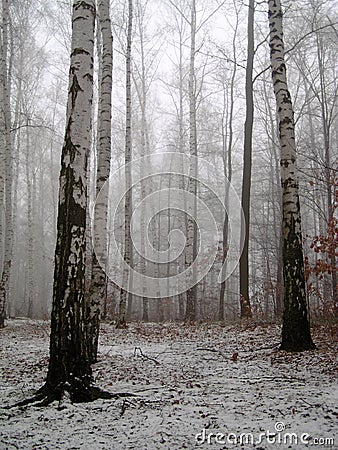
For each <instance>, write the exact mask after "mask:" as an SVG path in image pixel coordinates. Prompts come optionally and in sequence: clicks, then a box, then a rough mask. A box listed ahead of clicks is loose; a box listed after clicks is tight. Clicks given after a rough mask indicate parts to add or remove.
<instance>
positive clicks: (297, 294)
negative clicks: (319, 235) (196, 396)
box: [268, 0, 315, 351]
mask: <svg viewBox="0 0 338 450" xmlns="http://www.w3.org/2000/svg"><path fill="white" fill-rule="evenodd" d="M268 6H269V28H270V39H269V44H270V57H271V71H272V82H273V88H274V93H275V97H276V102H277V111H278V119H279V141H280V151H281V158H280V163H281V181H282V191H283V207H282V211H283V227H282V233H283V270H284V313H283V329H282V344H281V349H283V350H286V351H303V350H310V349H313V348H315V345H314V343H313V342H312V338H311V333H310V325H309V320H308V312H307V298H306V288H305V277H304V258H303V244H302V227H301V213H300V203H299V193H298V179H297V178H298V177H297V166H296V159H297V152H296V141H295V123H294V111H293V105H292V100H291V95H290V92H289V90H288V83H287V77H286V65H285V58H284V53H285V52H284V40H283V23H282V7H281V2H280V0H269V1H268Z"/></svg>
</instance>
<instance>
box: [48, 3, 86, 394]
mask: <svg viewBox="0 0 338 450" xmlns="http://www.w3.org/2000/svg"><path fill="white" fill-rule="evenodd" d="M72 20H73V35H72V47H71V61H70V71H69V91H68V103H67V113H66V132H65V138H64V145H63V148H62V156H61V172H60V186H59V206H58V224H57V243H56V250H55V272H54V292H53V309H52V324H51V338H50V339H51V340H50V362H49V369H48V374H47V388H48V389H49V390H52V391H54V390H56V391H57V392H58V391H59V390H60V389H62V385H63V383H69V385H70V386H72V388H74V391H72V394H71V395H72V396H73V398H74V399H75V401H79V400H76V398H78V397H81V395H83V396H85V394H86V392H83V391H81V389H82V388H83V386H88V383H89V382H90V377H91V369H90V359H89V355H88V342H87V339H86V337H87V333H86V325H85V321H86V317H87V303H86V300H85V250H86V209H87V161H88V155H89V151H90V148H91V112H92V97H93V50H94V48H93V47H94V26H95V2H94V0H86V1H74V3H73V19H72ZM81 383H83V384H82V385H81ZM60 386H61V387H60ZM76 386H77V389H76ZM80 401H81V400H80ZM82 401H83V400H82Z"/></svg>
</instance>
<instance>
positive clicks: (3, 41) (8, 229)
mask: <svg viewBox="0 0 338 450" xmlns="http://www.w3.org/2000/svg"><path fill="white" fill-rule="evenodd" d="M1 25H2V26H1V35H0V52H1V53H0V64H1V67H0V93H1V97H0V100H1V110H0V122H1V129H0V131H1V136H0V139H1V141H0V145H2V146H3V147H2V152H3V155H2V157H3V159H2V161H1V163H0V164H1V165H2V164H3V163H5V164H4V167H3V166H2V169H1V176H0V182H1V187H0V199H1V200H2V202H4V203H2V204H0V208H2V207H3V206H4V207H5V208H4V209H5V220H4V229H3V235H1V239H3V236H4V238H5V239H4V254H3V263H2V272H1V279H0V328H3V327H4V325H5V314H6V313H5V310H6V303H7V299H8V291H9V278H10V273H11V265H12V250H13V248H12V247H13V245H12V243H13V227H12V215H13V214H12V173H13V155H12V137H11V105H10V74H9V70H8V53H9V49H8V28H9V2H8V0H3V1H2V24H1ZM0 218H1V216H0Z"/></svg>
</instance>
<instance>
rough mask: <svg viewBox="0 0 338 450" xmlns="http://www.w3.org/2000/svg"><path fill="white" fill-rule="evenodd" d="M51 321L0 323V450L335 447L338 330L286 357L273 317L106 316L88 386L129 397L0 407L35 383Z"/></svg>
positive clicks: (319, 333)
mask: <svg viewBox="0 0 338 450" xmlns="http://www.w3.org/2000/svg"><path fill="white" fill-rule="evenodd" d="M49 326H50V324H49V322H47V321H30V320H26V319H24V320H9V321H8V324H7V327H6V328H5V329H4V330H0V334H1V352H2V357H1V362H0V367H1V373H2V382H1V387H0V392H1V397H2V402H1V406H2V408H1V409H0V416H1V434H0V448H1V449H9V450H10V449H15V448H16V449H34V450H40V449H52V450H54V449H88V450H89V449H91V450H92V449H94V450H96V449H117V450H119V449H135V450H153V449H168V450H169V449H170V450H179V449H195V448H205V449H207V448H212V449H256V450H258V449H265V450H270V449H274V450H275V449H278V448H280V449H281V450H284V449H287V448H293V449H305V448H314V444H316V443H317V442H318V443H319V444H321V445H316V448H321V449H322V448H332V449H337V448H338V436H337V419H338V406H337V405H338V389H337V387H338V386H337V384H338V383H337V369H338V361H337V328H336V329H334V327H332V328H331V329H330V328H329V327H328V326H326V327H318V328H314V329H313V337H314V340H315V342H316V344H317V346H318V350H315V351H309V352H304V353H293V354H288V353H285V352H279V351H277V347H278V343H279V339H280V327H278V326H275V325H270V326H254V325H252V326H246V327H245V326H244V325H235V326H225V327H222V326H220V325H205V324H204V325H196V326H183V325H180V324H165V325H157V324H147V325H144V324H132V325H130V326H129V328H128V329H127V330H116V329H115V328H114V327H113V326H112V325H108V324H104V325H102V330H101V336H100V348H99V361H98V363H97V364H95V366H94V376H95V380H96V384H97V385H98V386H100V387H102V388H105V389H107V390H110V391H111V392H129V393H133V394H135V396H133V397H127V398H119V399H118V400H99V401H96V402H93V403H86V404H71V403H70V401H69V399H64V400H63V401H62V403H60V404H59V403H58V402H54V403H53V404H51V405H50V406H48V407H44V408H38V407H33V406H29V407H24V408H11V409H6V408H5V406H6V405H11V404H13V403H15V402H17V401H20V400H23V399H25V398H27V397H29V396H31V395H32V394H33V393H34V390H36V389H38V388H39V387H41V385H42V383H43V381H44V378H45V376H46V369H47V363H48V346H49V339H48V335H49ZM236 352H238V357H237V358H236V355H235V353H236ZM275 426H276V428H277V431H278V430H279V432H277V431H276V429H275ZM217 433H218V434H217ZM243 433H244V434H243ZM246 433H248V435H246ZM268 433H270V434H268ZM272 433H275V435H272ZM290 433H294V435H293V437H292V436H291V435H290ZM267 434H268V435H267ZM196 435H198V436H197V437H198V442H197V441H196ZM241 435H242V436H241ZM260 436H261V438H260ZM308 436H310V438H309V437H308ZM291 438H293V439H297V440H298V443H297V444H296V443H293V444H290V441H289V440H288V439H291ZM236 439H237V443H235V440H236ZM248 439H249V440H248ZM250 439H253V441H254V443H253V444H252V443H251V440H250ZM316 439H318V441H316ZM327 439H334V440H335V444H332V445H331V443H332V441H331V443H330V442H329V441H327ZM203 440H204V442H201V441H203ZM208 441H209V442H210V443H208ZM259 441H261V442H259ZM325 441H326V442H325ZM241 442H242V444H241ZM246 442H249V443H246Z"/></svg>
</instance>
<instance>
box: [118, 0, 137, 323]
mask: <svg viewBox="0 0 338 450" xmlns="http://www.w3.org/2000/svg"><path fill="white" fill-rule="evenodd" d="M132 29H133V1H132V0H129V1H128V31H127V52H126V135H125V156H124V162H125V179H126V186H125V192H126V193H125V203H124V255H123V258H124V260H125V262H126V263H127V265H128V266H132V265H133V249H132V240H131V230H130V224H131V211H132V190H131V183H132V179H131V168H130V165H129V163H130V162H131V159H132V145H131V44H132ZM123 276H124V277H125V278H126V277H128V273H126V272H125V273H124V275H123ZM125 281H126V282H128V283H131V280H130V279H129V280H125ZM124 284H125V283H124ZM127 300H128V301H129V307H128V309H129V310H130V311H131V301H132V295H131V294H130V293H129V294H128V292H127V291H126V290H125V289H121V293H120V303H119V316H118V320H117V324H116V326H117V328H125V327H126V315H127Z"/></svg>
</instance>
